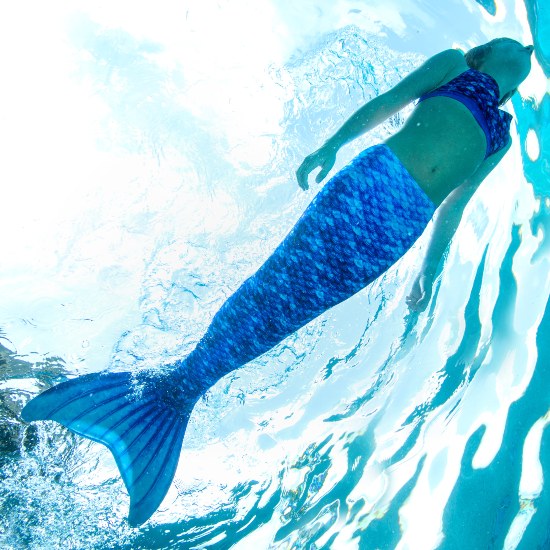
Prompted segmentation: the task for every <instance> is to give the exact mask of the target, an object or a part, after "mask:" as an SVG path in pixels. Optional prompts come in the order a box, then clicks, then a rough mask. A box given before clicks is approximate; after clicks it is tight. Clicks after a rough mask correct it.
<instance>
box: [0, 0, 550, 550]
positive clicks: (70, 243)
mask: <svg viewBox="0 0 550 550" xmlns="http://www.w3.org/2000/svg"><path fill="white" fill-rule="evenodd" d="M0 30H1V32H0V44H1V45H2V51H3V54H4V55H3V56H2V59H3V72H4V78H3V84H2V88H1V89H0V98H1V101H0V126H1V131H0V140H1V144H2V155H1V157H2V161H1V162H0V181H2V199H1V205H2V209H1V211H2V213H1V215H0V234H1V235H2V236H3V238H2V253H1V256H2V258H1V261H0V548H6V549H27V548H29V549H33V550H35V549H36V550H41V549H57V548H64V549H94V550H95V549H98V550H99V549H105V548H112V549H121V550H122V549H124V550H130V549H169V548H174V549H202V548H205V549H206V548H207V549H214V550H221V549H229V548H235V549H254V550H256V549H258V550H259V549H274V550H275V549H276V550H282V549H285V550H286V549H289V550H290V549H292V550H294V549H304V550H306V549H307V550H313V549H336V550H340V549H344V550H347V549H361V550H363V549H364V550H371V549H373V550H374V549H381V550H382V549H384V550H386V549H387V550H390V549H399V550H406V549H414V550H416V549H418V550H430V549H441V550H450V549H456V550H459V549H460V550H464V549H468V550H477V549H479V550H484V549H506V550H512V549H521V550H533V549H541V550H543V549H548V548H550V489H549V487H548V482H547V480H548V477H549V476H550V430H548V429H547V427H548V424H549V423H550V304H549V302H548V298H549V295H550V130H549V129H548V120H549V117H550V102H549V99H548V93H549V85H548V83H549V80H548V78H549V76H550V3H548V2H546V1H544V0H477V1H476V0H448V1H444V2H442V1H439V0H372V1H370V0H336V1H335V0H300V1H297V2H290V1H285V0H217V1H213V0H160V1H158V2H155V3H152V2H139V1H138V2H129V1H128V0H121V1H119V2H105V1H104V0H99V1H97V2H85V1H84V0H73V1H69V0H53V1H52V2H38V1H36V0H22V1H20V2H17V3H11V4H10V5H9V7H5V8H4V10H3V15H2V17H0ZM498 37H510V38H513V39H515V40H517V41H519V42H521V43H522V44H525V45H528V44H533V45H534V53H533V56H532V69H531V71H530V73H529V75H528V77H527V78H526V79H525V80H524V81H523V82H522V84H521V85H520V86H519V88H518V91H517V93H515V94H514V95H513V97H512V99H511V101H509V102H508V103H506V105H504V106H503V107H502V109H503V110H504V111H506V112H508V113H510V114H511V115H513V121H512V124H511V128H510V134H511V136H512V145H511V148H510V150H509V151H508V153H507V154H506V155H505V157H504V158H503V160H502V162H500V163H499V164H498V166H497V167H496V168H495V169H494V170H493V171H492V172H491V173H490V175H489V176H488V177H487V178H486V179H485V181H484V182H483V183H482V184H481V185H480V187H479V189H478V190H477V192H476V193H475V195H474V197H473V198H472V200H470V202H469V203H468V205H467V207H466V209H465V211H464V215H463V218H462V221H461V223H460V226H459V228H458V230H457V232H456V234H455V236H454V237H453V239H452V241H451V244H450V246H449V248H448V250H447V252H446V254H445V255H444V257H443V259H442V261H441V262H440V264H439V267H438V270H437V275H436V278H435V283H434V287H433V293H432V297H431V300H430V301H429V304H428V306H427V307H426V308H425V310H424V311H414V310H413V309H410V308H409V307H408V306H407V302H406V299H407V296H408V295H409V294H410V292H411V288H412V287H413V284H414V282H415V280H416V278H417V276H418V274H419V269H420V266H421V264H422V258H423V255H424V253H425V252H426V249H427V246H428V243H429V241H430V236H431V234H432V232H433V223H430V224H428V226H427V228H426V230H425V231H424V233H423V234H422V235H421V237H420V238H419V239H418V241H416V243H415V244H414V246H413V247H412V248H411V249H410V250H408V252H406V253H405V255H404V256H403V257H402V258H401V259H400V260H399V261H397V263H395V264H394V265H392V267H390V268H389V269H388V270H387V271H386V272H385V273H383V274H382V275H381V276H380V277H378V278H377V279H376V280H375V281H374V282H373V283H372V284H370V285H369V286H367V287H366V288H364V289H363V290H361V291H360V292H358V293H357V294H355V295H353V296H352V297H351V298H349V299H347V300H345V301H343V302H341V303H339V304H338V305H336V306H335V307H333V308H331V309H329V310H328V311H326V312H325V313H323V314H322V315H320V316H319V317H316V318H315V319H314V320H312V321H311V322H309V323H308V324H306V325H305V326H304V327H302V328H300V329H299V330H298V331H296V332H294V333H292V334H291V335H290V336H288V337H286V338H285V339H284V340H283V341H282V342H280V343H279V344H277V345H276V346H275V347H273V348H272V349H270V350H269V351H267V352H266V353H263V354H261V355H260V356H259V357H257V358H255V359H253V360H252V361H250V362H248V363H247V364H246V365H245V366H243V367H241V368H238V369H236V370H233V371H232V372H230V373H228V374H227V375H226V376H224V377H223V378H221V379H220V380H219V381H218V382H217V383H216V384H215V385H214V386H213V387H211V388H210V389H209V390H208V391H207V393H206V394H205V395H204V396H203V397H202V398H201V399H200V400H199V401H198V402H197V404H196V406H195V408H194V409H193V412H192V414H191V417H190V419H189V423H188V425H187V429H186V431H185V437H184V439H183V445H182V450H181V455H180V456H179V461H178V462H177V470H176V472H175V476H174V479H173V482H172V483H171V485H170V488H169V490H168V493H167V495H166V497H165V498H164V500H162V503H161V504H160V506H159V507H158V510H156V512H154V513H153V515H152V516H151V518H150V519H148V520H147V521H145V522H144V523H143V524H141V525H138V526H136V525H132V524H131V523H129V521H128V510H129V505H130V499H129V496H128V492H127V489H126V487H125V484H124V482H123V480H122V479H121V476H120V474H119V469H118V467H117V463H115V459H114V458H113V455H112V454H111V453H110V452H109V450H108V449H107V448H106V447H105V446H103V445H101V444H98V443H96V442H94V441H91V440H89V439H86V438H83V437H80V436H79V435H77V434H75V433H74V432H72V431H69V430H67V429H66V428H65V427H63V426H62V425H60V424H58V423H57V422H53V421H40V422H30V423H29V422H25V421H24V420H23V418H22V416H21V411H22V409H23V407H24V406H25V405H26V404H27V403H28V402H29V401H30V400H31V399H32V398H33V397H35V396H37V395H38V394H40V393H41V392H43V391H45V390H48V389H49V388H52V387H54V386H55V385H56V384H59V383H62V382H65V381H68V380H71V379H74V378H75V377H77V376H82V375H91V374H92V373H97V372H100V371H104V370H108V371H109V372H110V373H116V372H130V373H134V374H136V373H139V372H157V371H158V372H160V371H161V370H162V369H163V368H165V366H166V365H170V364H174V363H175V362H176V361H178V360H181V359H182V358H185V357H186V356H188V355H189V354H190V353H191V352H192V351H193V349H194V348H195V346H196V345H197V343H198V342H199V341H200V340H201V337H202V336H203V334H204V333H205V331H206V330H207V328H208V326H209V324H210V322H211V321H212V318H213V317H214V315H215V314H216V312H217V311H218V310H219V309H220V307H221V306H222V304H224V302H225V301H226V300H227V299H228V298H229V297H230V296H232V294H233V293H234V292H235V291H236V290H237V289H238V288H239V287H240V285H241V284H242V283H243V281H245V280H246V279H247V278H248V277H250V276H251V275H253V274H254V273H255V272H256V271H257V270H258V268H259V267H260V266H262V264H263V263H264V261H265V260H266V259H267V258H268V257H269V256H270V254H271V253H272V252H273V251H274V250H275V249H276V248H277V246H278V245H279V243H280V242H281V241H282V240H283V239H284V238H285V236H286V235H287V234H288V233H289V232H290V231H291V229H292V228H293V226H294V225H295V224H296V222H297V221H298V219H299V218H300V216H301V215H302V213H303V212H304V210H305V209H306V208H307V206H308V205H309V204H310V203H311V202H312V200H313V199H314V197H315V196H316V195H317V194H318V193H319V191H320V190H321V189H322V188H323V185H324V183H320V184H317V183H315V182H314V181H313V179H314V178H312V179H310V186H309V189H308V190H305V191H304V190H303V189H301V188H300V187H299V185H298V182H297V178H296V170H297V169H298V167H299V166H300V164H301V163H302V161H303V160H304V158H305V157H307V155H309V154H311V153H312V152H313V151H315V150H316V149H317V148H319V147H320V146H321V145H322V144H323V142H325V141H326V140H327V139H328V138H329V137H330V136H331V135H333V134H334V132H335V131H336V130H337V129H338V128H339V127H340V126H341V125H342V124H343V123H344V122H345V121H346V120H347V119H348V118H349V117H350V116H351V115H352V114H353V113H354V112H355V111H356V110H357V109H358V108H359V107H361V106H362V105H364V104H365V103H366V102H368V101H369V100H371V99H373V98H374V97H376V96H378V95H380V94H382V93H384V92H385V91H387V90H388V89H390V88H392V87H393V86H395V85H396V84H397V83H398V82H399V81H400V80H401V79H403V78H404V77H405V76H406V75H407V74H409V73H410V72H411V71H413V70H415V69H416V68H417V67H419V66H420V65H421V64H422V63H424V62H425V61H426V59H428V58H429V57H431V56H433V55H435V54H436V53H438V52H441V51H443V50H446V49H449V48H455V49H459V50H462V51H463V52H466V51H468V50H469V49H471V48H473V47H475V46H478V45H480V44H483V43H486V42H488V41H490V40H492V39H494V38H498ZM413 109H414V105H413V104H412V103H411V104H409V105H407V106H406V107H404V108H403V109H402V110H401V111H399V112H398V113H396V114H394V115H392V116H390V117H389V118H388V119H387V120H385V121H384V122H383V123H382V124H380V125H378V126H377V127H376V128H374V129H373V130H372V131H370V132H367V133H366V134H364V135H362V136H361V137H359V138H358V139H356V140H355V141H353V142H351V143H348V144H347V145H346V146H345V147H343V148H342V149H341V150H340V152H339V153H338V156H337V159H336V165H335V167H334V169H333V171H331V175H332V174H334V173H336V172H337V171H338V170H340V169H341V168H343V167H344V166H346V165H347V164H348V163H349V162H350V161H351V160H352V159H353V158H354V157H355V156H356V155H357V154H358V153H360V152H361V151H363V150H365V149H366V148H368V147H371V146H374V145H376V144H379V143H380V142H382V141H383V140H385V139H387V138H388V137H389V136H390V135H392V134H393V133H395V132H396V131H398V130H399V129H400V128H402V127H403V125H404V124H405V122H406V120H407V118H408V117H409V116H410V114H411V112H412V111H413ZM451 131H452V129H451ZM388 185H391V181H388ZM261 305H262V304H258V307H261ZM237 322H238V323H240V322H242V323H243V324H245V323H246V322H247V319H246V318H244V317H243V318H242V319H239V320H237ZM231 336H232V335H228V337H231ZM182 433H183V432H182Z"/></svg>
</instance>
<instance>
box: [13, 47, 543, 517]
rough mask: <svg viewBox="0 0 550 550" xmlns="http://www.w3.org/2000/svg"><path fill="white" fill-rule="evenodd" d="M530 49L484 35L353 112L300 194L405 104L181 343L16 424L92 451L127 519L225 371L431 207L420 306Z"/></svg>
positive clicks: (498, 136)
mask: <svg viewBox="0 0 550 550" xmlns="http://www.w3.org/2000/svg"><path fill="white" fill-rule="evenodd" d="M533 49H534V48H533V46H527V47H524V46H523V45H522V44H520V43H519V42H516V41H515V40H512V39H510V38H498V39H495V40H492V41H491V42H488V43H487V44H483V45H481V46H478V47H476V48H473V49H471V50H470V51H468V52H467V53H466V54H463V53H462V52H461V51H459V50H455V49H448V50H445V51H443V52H440V53H438V54H436V55H434V56H433V57H431V58H429V59H428V60H427V61H426V62H425V63H424V64H423V65H421V66H420V67H419V68H418V69H416V70H415V71H413V72H411V73H410V74H409V75H407V76H406V77H405V78H404V79H403V80H401V81H400V82H399V83H398V84H397V85H396V86H394V87H393V88H391V89H390V90H388V91H386V92H384V93H382V94H381V95H379V96H377V97H375V98H374V99H372V100H370V101H369V102H368V103H366V104H365V105H364V106H363V107H361V108H360V109H359V110H358V111H357V112H356V113H355V114H354V115H353V116H351V118H349V120H348V121H347V122H345V124H344V125H343V126H342V127H341V128H340V129H339V130H338V131H337V132H336V133H335V134H334V136H332V137H331V138H330V139H329V140H328V141H327V142H326V143H325V144H324V145H323V146H322V147H320V148H319V149H318V150H317V151H315V152H314V153H312V154H311V155H309V156H308V157H306V159H305V160H304V162H303V163H302V165H301V166H300V167H299V168H298V170H297V172H296V175H297V178H298V183H299V185H300V187H301V188H303V189H308V175H309V174H310V173H311V172H312V171H313V170H315V169H316V168H321V170H320V172H319V173H318V175H317V177H316V178H315V179H316V181H317V182H320V181H322V180H323V179H324V178H325V177H326V176H327V174H328V172H329V171H330V170H331V168H332V167H333V166H334V163H335V159H336V153H337V151H338V150H339V149H340V147H342V146H343V145H344V144H346V143H348V142H349V141H351V140H353V139H354V138H356V137H358V136H359V135H361V134H363V133H365V132H368V131H369V130H372V129H373V128H374V127H376V126H378V125H379V124H380V123H382V122H383V121H385V120H386V119H387V118H388V117H390V116H392V115H393V114H395V113H397V112H398V111H400V110H401V109H402V108H403V107H405V106H406V105H408V104H410V103H411V102H413V101H415V100H417V99H418V104H417V105H416V106H415V109H414V110H413V112H412V114H411V115H410V117H409V118H408V120H407V121H406V123H405V124H404V126H403V127H402V128H401V129H400V130H399V131H398V132H396V133H395V134H394V135H392V136H391V137H389V139H387V140H385V141H384V142H383V143H381V144H378V145H375V146H372V147H369V148H368V149H366V150H365V151H363V152H361V153H360V154H359V155H358V156H357V157H355V158H354V159H353V160H352V161H351V162H350V163H349V164H348V165H347V166H345V167H344V168H343V169H342V170H340V171H339V172H338V173H337V174H336V175H334V176H333V177H332V178H331V179H330V180H329V181H328V182H327V183H326V185H325V186H324V187H323V188H322V189H321V190H320V191H319V193H318V194H317V195H316V196H315V197H314V199H313V200H312V202H311V203H310V204H309V206H308V207H307V209H306V210H305V212H304V213H303V214H302V216H301V217H300V219H299V220H298V222H297V223H296V225H295V226H294V227H293V228H292V230H291V231H290V233H289V234H288V235H287V236H286V237H285V239H284V240H283V241H282V242H281V244H280V245H279V246H278V247H277V248H276V249H275V251H274V252H273V254H272V255H271V256H270V257H269V258H268V259H267V261H266V262H265V263H264V264H263V265H262V266H261V267H260V268H259V269H258V271H257V272H256V273H255V274H254V275H252V276H251V277H250V278H248V279H247V280H246V281H245V282H244V283H243V284H242V285H241V286H240V287H239V288H238V289H237V291H236V292H235V293H234V294H233V295H232V296H231V297H230V298H229V299H228V300H227V301H226V302H225V303H224V304H223V305H222V307H221V308H220V310H219V311H218V312H217V313H216V315H215V316H214V318H213V320H212V323H211V324H210V326H209V328H208V329H207V331H206V333H205V334H204V336H203V337H202V339H201V340H200V341H199V342H198V344H197V346H196V347H195V349H194V350H193V351H192V352H191V353H190V354H189V355H188V356H187V357H186V358H184V359H182V360H179V361H177V362H176V363H174V364H173V365H170V366H169V368H168V369H163V372H162V373H151V372H147V373H143V372H141V373H138V374H133V373H130V372H104V373H95V374H88V375H84V376H79V377H77V378H74V379H72V380H69V381H67V382H63V383H61V384H59V385H57V386H54V387H53V388H51V389H49V390H47V391H45V392H43V393H42V394H41V395H39V396H38V397H35V398H34V399H32V400H30V401H29V403H27V405H26V406H25V408H24V409H23V411H22V417H23V419H24V420H25V421H27V422H30V421H34V420H55V421H57V422H59V423H61V424H63V425H64V426H66V427H67V428H69V429H71V430H72V431H74V432H76V433H77V434H80V435H82V436H84V437H87V438H89V439H92V440H94V441H98V442H100V443H103V444H104V445H106V446H107V447H108V448H109V449H110V450H111V452H112V453H113V455H114V458H115V460H116V463H117V466H118V468H119V470H120V474H121V476H122V479H123V481H124V483H125V485H126V488H127V490H128V493H129V495H130V513H129V516H128V521H129V522H130V524H131V525H140V524H142V523H144V522H145V521H147V520H148V519H149V518H150V517H151V516H152V514H153V513H154V512H155V511H156V510H157V508H158V507H159V506H160V504H161V502H162V500H163V499H164V496H165V495H166V493H167V491H168V489H169V487H170V485H171V483H172V480H173V477H174V474H175V471H176V467H177V464H178V460H179V456H180V452H181V447H182V442H183V438H184V435H185V430H186V427H187V423H188V422H189V418H190V416H191V413H192V411H193V407H194V406H195V404H196V403H197V401H198V400H199V399H200V398H201V396H203V395H204V394H205V393H206V392H207V391H208V389H209V388H211V387H212V386H213V385H214V384H216V383H217V382H218V381H219V380H220V379H221V378H222V377H224V376H225V375H226V374H228V373H229V372H231V371H233V370H235V369H237V368H239V367H241V366H243V365H245V364H246V363H248V362H249V361H251V360H253V359H255V358H256V357H258V356H260V355H261V354H263V353H265V352H266V351H268V350H270V349H271V348H273V347H274V346H275V345H277V344H278V343H279V342H281V341H282V340H283V339H284V338H286V337H287V336H288V335H290V334H292V333H293V332H295V331H297V330H298V329H299V328H301V327H303V326H304V325H305V324H307V323H308V322H309V321H311V320H312V319H314V318H316V317H317V316H319V315H321V314H322V313H323V312H324V311H326V310H327V309H329V308H331V307H333V306H335V305H336V304H338V303H340V302H342V301H344V300H346V299H347V298H349V297H350V296H353V295H354V294H356V293H357V292H359V291H360V290H362V289H363V288H365V287H366V286H367V285H369V284H370V283H371V282H372V281H374V280H375V279H376V278H377V277H379V276H380V275H381V274H382V273H384V272H385V271H386V270H387V269H388V268H389V267H391V266H392V265H393V264H394V263H395V262H397V261H398V260H399V258H401V257H402V256H403V255H404V254H405V252H407V250H409V249H410V248H411V247H412V246H413V244H414V243H415V241H416V240H417V239H418V238H419V237H420V235H421V234H422V233H423V231H424V229H425V228H426V226H427V225H428V222H429V221H430V220H431V218H432V216H433V214H434V212H435V211H436V209H438V215H437V217H436V219H435V221H434V229H433V236H432V238H431V240H430V243H429V245H428V250H427V253H426V256H425V259H424V260H423V265H422V268H421V270H420V275H419V277H418V278H417V280H416V281H415V283H414V285H413V288H412V291H411V294H410V295H409V296H408V297H407V304H408V306H409V308H410V309H413V310H416V311H422V310H423V309H425V307H426V306H427V304H428V302H429V300H430V297H431V287H432V284H433V280H434V277H435V273H436V269H437V266H438V263H439V261H440V259H441V257H442V255H443V253H444V251H445V248H446V247H447V245H448V244H449V242H450V240H451V238H452V236H453V234H454V233H455V231H456V229H457V227H458V224H459V222H460V219H461V217H462V213H463V211H464V208H465V206H466V204H467V203H468V201H469V200H470V198H471V197H472V195H473V194H474V193H475V191H476V190H477V188H478V187H479V185H480V183H481V182H482V181H483V180H484V179H485V177H486V176H487V175H488V174H489V173H490V172H491V170H493V168H494V167H495V166H496V165H497V164H498V163H499V161H500V160H501V159H502V157H503V156H504V155H505V154H506V152H507V151H508V149H509V148H510V145H511V137H510V134H509V130H510V122H511V119H512V116H511V115H510V114H508V113H506V112H504V111H501V110H500V109H499V106H500V105H503V104H504V103H505V102H506V101H508V100H509V99H510V97H511V96H512V95H513V94H514V93H515V92H516V90H517V87H518V86H519V85H520V84H521V82H523V81H524V80H525V78H526V77H527V75H528V74H529V71H530V70H531V54H532V53H533Z"/></svg>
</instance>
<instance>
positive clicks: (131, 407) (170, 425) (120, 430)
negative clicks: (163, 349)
mask: <svg viewBox="0 0 550 550" xmlns="http://www.w3.org/2000/svg"><path fill="white" fill-rule="evenodd" d="M195 402H196V399H194V400H193V401H192V403H191V402H190V405H189V407H184V408H185V409H188V410H177V409H176V408H175V407H172V406H170V404H167V403H166V400H165V399H159V395H157V390H155V389H154V385H152V387H149V388H147V386H145V388H144V391H142V392H136V387H135V385H134V383H133V378H132V376H131V374H130V373H128V372H119V373H99V374H88V375H85V376H80V377H78V378H75V379H74V380H69V381H68V382H63V383H61V384H59V385H57V386H54V387H53V388H51V389H49V390H47V391H45V392H44V393H42V394H40V395H39V396H38V397H35V398H34V399H32V400H31V401H29V403H28V404H27V405H26V406H25V408H24V409H23V411H22V413H21V416H22V417H23V419H24V420H26V421H27V422H30V421H33V420H55V421H57V422H59V423H60V424H63V425H64V426H66V427H67V428H69V429H71V430H72V431H74V432H76V433H77V434H80V435H83V436H84V437H87V438H89V439H92V440H94V441H98V442H99V443H103V444H104V445H106V446H107V447H108V448H109V449H110V451H111V452H112V453H113V455H114V457H115V460H116V463H117V466H118V468H119V470H120V474H121V476H122V479H123V481H124V484H125V485H126V488H127V490H128V494H129V495H130V513H129V515H128V521H129V523H130V524H131V525H140V524H142V523H144V522H145V521H147V520H148V519H149V518H150V517H151V516H152V515H153V513H154V512H155V510H156V509H157V508H158V507H159V506H160V504H161V502H162V500H163V498H164V496H165V495H166V493H167V492H168V489H169V487H170V484H171V483H172V479H173V478H174V474H175V472H176V467H177V465H178V460H179V456H180V451H181V445H182V441H183V436H184V434H185V429H186V427H187V423H188V421H189V417H190V416H191V411H192V409H193V405H194V403H195Z"/></svg>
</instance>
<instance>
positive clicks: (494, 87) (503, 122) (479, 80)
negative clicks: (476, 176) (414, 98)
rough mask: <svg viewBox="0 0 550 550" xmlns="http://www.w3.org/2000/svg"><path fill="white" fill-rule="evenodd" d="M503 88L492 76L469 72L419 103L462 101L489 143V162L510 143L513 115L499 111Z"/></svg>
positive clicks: (425, 96) (420, 99) (432, 92)
mask: <svg viewBox="0 0 550 550" xmlns="http://www.w3.org/2000/svg"><path fill="white" fill-rule="evenodd" d="M499 95H500V91H499V87H498V84H497V81H496V80H495V79H494V78H493V77H492V76H491V75H489V74H487V73H482V72H481V71H478V70H476V69H468V70H466V71H464V72H463V73H461V74H459V75H458V76H457V77H455V78H453V79H452V80H450V81H449V82H447V84H444V85H443V86H440V87H439V88H436V89H435V90H432V91H431V92H428V93H426V94H424V95H422V96H421V97H420V98H419V99H418V102H417V104H418V103H420V102H421V101H424V100H425V99H428V98H430V97H436V96H445V97H450V98H452V99H456V100H457V101H460V102H461V103H462V104H464V105H466V107H468V109H469V110H470V111H471V113H472V114H473V115H474V117H475V119H476V120H477V122H478V124H479V125H480V126H481V129H482V130H483V132H484V133H485V137H486V139H487V150H486V152H485V158H487V157H488V156H489V155H492V154H494V153H496V152H497V151H500V150H501V149H502V148H503V147H505V146H506V145H507V143H508V141H509V140H510V122H511V121H512V118H513V117H512V115H511V114H510V113H507V112H506V111H502V110H501V109H499V108H498V101H499Z"/></svg>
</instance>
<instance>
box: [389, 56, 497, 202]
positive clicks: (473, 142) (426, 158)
mask: <svg viewBox="0 0 550 550" xmlns="http://www.w3.org/2000/svg"><path fill="white" fill-rule="evenodd" d="M469 68H470V67H469V66H468V64H467V63H466V60H465V59H462V60H460V61H459V62H458V63H457V64H456V65H455V66H454V67H453V68H452V69H451V70H450V71H449V72H448V73H447V75H446V76H445V78H444V79H443V81H442V82H441V83H440V84H439V86H443V85H445V84H447V83H448V82H449V81H451V80H452V79H454V78H456V77H457V76H458V75H460V74H462V73H463V72H464V71H467V70H468V69H469ZM439 86H438V87H439ZM385 143H386V145H388V147H389V148H390V149H391V150H392V151H393V152H394V153H395V155H396V156H397V157H398V158H399V160H400V161H401V162H402V163H403V165H404V166H405V168H406V169H407V170H408V172H409V173H410V174H411V176H412V177H413V178H414V179H415V180H416V181H417V183H418V185H419V186H420V187H421V188H422V190H423V191H424V192H425V193H426V195H427V196H428V197H429V198H430V199H431V200H432V202H433V203H434V204H435V205H436V206H439V205H440V204H441V203H442V202H443V200H445V198H446V197H447V195H449V193H451V192H452V191H453V190H454V189H455V188H456V187H458V186H459V185H460V184H461V183H463V182H464V181H465V180H466V179H467V178H468V177H469V176H471V175H472V174H473V173H474V172H475V170H476V169H477V168H478V166H479V165H480V164H481V163H482V162H483V160H484V158H485V151H486V146H487V141H486V137H485V133H484V131H483V130H482V129H481V127H480V125H479V124H478V122H477V121H476V119H475V118H474V116H473V114H472V112H471V111H470V110H469V109H468V107H466V105H464V104H463V103H460V102H459V101H456V100H455V99H453V98H450V97H445V96H436V97H430V98H427V99H425V100H424V101H422V102H420V103H419V104H418V105H417V106H416V107H415V109H414V111H413V112H412V114H411V116H410V117H409V118H408V120H407V122H406V123H405V125H404V126H403V128H401V129H400V130H399V131H398V132H397V133H395V134H394V135H392V136H391V137H390V138H388V139H387V140H385Z"/></svg>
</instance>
